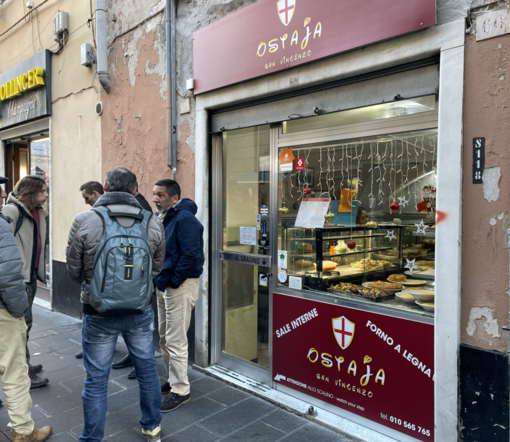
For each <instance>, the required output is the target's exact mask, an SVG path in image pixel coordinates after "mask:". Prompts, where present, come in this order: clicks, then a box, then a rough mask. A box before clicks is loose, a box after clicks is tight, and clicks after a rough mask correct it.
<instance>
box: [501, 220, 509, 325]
mask: <svg viewBox="0 0 510 442" xmlns="http://www.w3.org/2000/svg"><path fill="white" fill-rule="evenodd" d="M506 239H507V244H506V248H507V249H508V253H509V254H510V229H508V230H507V231H506ZM508 323H509V325H503V326H502V327H501V328H502V329H503V330H505V331H510V312H508Z"/></svg>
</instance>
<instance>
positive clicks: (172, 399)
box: [159, 393, 191, 413]
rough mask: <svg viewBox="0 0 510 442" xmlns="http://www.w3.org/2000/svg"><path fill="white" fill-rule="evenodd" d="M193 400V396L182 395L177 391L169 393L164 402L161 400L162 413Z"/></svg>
mask: <svg viewBox="0 0 510 442" xmlns="http://www.w3.org/2000/svg"><path fill="white" fill-rule="evenodd" d="M190 400H191V396H190V395H189V394H187V395H186V396H180V395H178V394H176V393H169V394H168V396H167V397H166V398H165V400H164V401H163V402H161V407H160V410H159V411H160V413H168V412H170V411H174V410H177V409H178V408H179V407H180V406H181V405H184V404H187V403H188V402H189V401H190Z"/></svg>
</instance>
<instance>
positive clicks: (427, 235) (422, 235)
mask: <svg viewBox="0 0 510 442" xmlns="http://www.w3.org/2000/svg"><path fill="white" fill-rule="evenodd" d="M413 236H421V237H425V238H435V237H436V232H425V233H417V232H413Z"/></svg>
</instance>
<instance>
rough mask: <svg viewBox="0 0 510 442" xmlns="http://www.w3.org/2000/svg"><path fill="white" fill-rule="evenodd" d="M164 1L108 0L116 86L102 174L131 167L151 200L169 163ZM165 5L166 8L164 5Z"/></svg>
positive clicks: (108, 109) (106, 120) (109, 102)
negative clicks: (115, 168) (157, 183)
mask: <svg viewBox="0 0 510 442" xmlns="http://www.w3.org/2000/svg"><path fill="white" fill-rule="evenodd" d="M164 4H165V2H161V1H156V0H153V1H144V2H125V1H116V0H112V1H110V2H108V42H109V53H108V62H109V71H110V79H111V83H112V87H111V91H110V93H109V94H106V93H105V92H104V91H103V93H102V97H101V98H102V101H103V105H104V112H103V115H102V117H101V123H102V125H101V138H102V145H103V149H102V165H103V167H102V176H103V178H104V176H105V174H106V172H107V171H108V170H111V169H113V168H114V167H119V166H123V167H127V168H129V169H131V170H132V171H133V172H134V173H135V174H136V175H137V178H138V183H139V186H140V192H141V193H142V194H143V195H145V197H146V198H147V200H148V201H149V202H150V201H151V195H152V188H153V186H154V183H155V182H156V181H157V180H159V179H162V178H171V177H172V173H171V171H170V169H169V168H168V167H167V164H166V93H167V91H166V79H165V78H166V74H165V72H166V61H165V60H166V57H165V51H166V41H165V15H164ZM162 7H163V8H162Z"/></svg>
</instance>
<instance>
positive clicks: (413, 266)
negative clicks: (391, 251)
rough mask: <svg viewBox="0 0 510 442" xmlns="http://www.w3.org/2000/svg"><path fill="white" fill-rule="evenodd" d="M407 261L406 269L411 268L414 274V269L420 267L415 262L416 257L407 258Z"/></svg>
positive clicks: (410, 270)
mask: <svg viewBox="0 0 510 442" xmlns="http://www.w3.org/2000/svg"><path fill="white" fill-rule="evenodd" d="M406 261H407V265H406V266H405V267H404V269H409V272H410V273H411V275H412V274H413V271H414V270H417V269H418V267H417V266H416V265H415V264H414V261H415V259H411V260H409V259H407V258H406Z"/></svg>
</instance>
